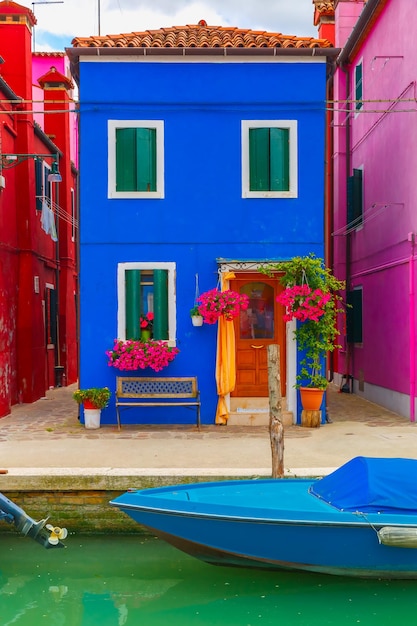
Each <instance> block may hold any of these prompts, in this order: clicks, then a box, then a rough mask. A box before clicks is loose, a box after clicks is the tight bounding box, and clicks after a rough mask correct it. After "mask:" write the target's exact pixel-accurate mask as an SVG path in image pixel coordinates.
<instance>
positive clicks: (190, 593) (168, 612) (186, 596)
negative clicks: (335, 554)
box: [0, 535, 417, 626]
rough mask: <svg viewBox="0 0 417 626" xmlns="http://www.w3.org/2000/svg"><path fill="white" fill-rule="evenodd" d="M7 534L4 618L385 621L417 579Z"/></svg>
mask: <svg viewBox="0 0 417 626" xmlns="http://www.w3.org/2000/svg"><path fill="white" fill-rule="evenodd" d="M67 546H68V547H67V548H66V550H59V551H44V550H41V549H40V548H39V546H37V545H36V544H33V543H31V542H29V541H28V540H27V539H25V538H20V537H16V538H15V537H12V538H11V537H10V536H9V535H3V536H1V535H0V554H1V558H0V624H1V626H8V625H12V624H13V625H14V626H38V625H39V624H48V626H93V625H94V626H124V625H126V626H139V625H140V626H166V624H168V623H169V624H170V626H171V625H172V626H179V625H181V626H194V625H196V626H197V624H198V625H200V626H204V625H206V624H207V626H208V625H210V626H217V625H219V626H220V625H226V624H227V625H228V626H229V625H230V626H255V625H258V624H259V625H262V626H269V625H271V626H272V625H274V626H277V624H279V625H280V626H287V625H288V626H290V625H291V626H319V625H320V626H325V625H336V624H337V625H338V626H339V625H340V626H347V625H353V624H362V625H365V626H383V625H384V624H389V623H393V624H401V623H405V622H411V621H412V620H413V619H414V615H415V612H416V609H417V594H416V593H415V589H416V585H417V582H413V581H361V580H355V579H352V580H350V579H347V578H338V577H332V576H320V575H315V574H301V573H300V574H296V573H280V572H270V571H269V572H264V571H256V570H244V569H233V568H224V567H214V566H210V565H207V564H205V563H200V562H199V561H197V560H195V559H192V558H191V557H188V556H187V555H185V554H183V553H181V552H179V551H177V550H175V549H174V548H172V547H170V546H168V545H166V544H165V543H163V542H160V541H158V540H156V539H144V538H143V537H140V536H110V537H81V536H70V537H69V538H68V540H67Z"/></svg>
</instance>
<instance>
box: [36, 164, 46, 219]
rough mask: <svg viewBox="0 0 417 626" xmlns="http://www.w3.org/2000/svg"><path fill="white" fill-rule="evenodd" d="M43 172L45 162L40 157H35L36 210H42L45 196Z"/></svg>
mask: <svg viewBox="0 0 417 626" xmlns="http://www.w3.org/2000/svg"><path fill="white" fill-rule="evenodd" d="M42 173H43V163H42V161H41V160H40V159H35V195H36V210H37V211H42V198H41V197H40V196H43V195H44V193H43V187H42Z"/></svg>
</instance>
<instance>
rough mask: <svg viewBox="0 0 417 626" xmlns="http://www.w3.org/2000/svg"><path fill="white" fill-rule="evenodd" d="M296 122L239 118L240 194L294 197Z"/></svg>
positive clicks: (264, 196)
mask: <svg viewBox="0 0 417 626" xmlns="http://www.w3.org/2000/svg"><path fill="white" fill-rule="evenodd" d="M297 187H298V183H297V122H296V121H295V120H272V121H271V120H262V121H257V120H253V121H248V120H243V121H242V197H243V198H296V197H297V193H298V190H297Z"/></svg>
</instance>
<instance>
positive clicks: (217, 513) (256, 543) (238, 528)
mask: <svg viewBox="0 0 417 626" xmlns="http://www.w3.org/2000/svg"><path fill="white" fill-rule="evenodd" d="M311 484H312V481H306V480H297V479H288V480H282V481H277V480H260V481H225V482H224V483H205V484H194V485H181V486H177V487H172V488H167V487H164V488H161V489H147V490H143V491H136V492H127V493H126V494H123V495H122V496H120V497H119V498H117V499H115V500H114V501H113V502H112V503H111V504H112V505H114V506H117V507H118V508H120V509H121V510H122V511H124V512H125V513H126V514H128V515H129V516H130V517H132V518H133V519H134V520H135V521H136V522H138V523H139V524H141V525H143V526H145V527H146V528H148V529H149V530H150V531H151V532H152V533H154V534H155V535H156V536H158V537H160V538H162V539H164V540H165V541H167V542H168V543H170V544H172V545H173V546H175V547H176V548H179V549H180V550H182V551H184V552H186V553H188V554H190V555H192V556H194V557H196V558H198V559H200V560H203V561H205V562H207V563H211V564H216V565H228V566H238V567H256V568H268V569H280V570H283V569H284V570H303V571H311V572H320V573H326V574H334V575H343V576H357V577H363V578H398V579H400V578H403V579H407V578H412V579H415V578H417V550H416V549H413V548H404V547H401V548H397V547H393V546H387V545H383V544H381V542H380V541H379V538H378V530H380V529H381V528H382V527H390V526H393V527H395V528H398V527H406V528H411V529H413V532H416V530H417V517H415V516H411V517H410V516H401V515H387V516H384V518H383V519H381V516H380V515H378V514H366V515H364V514H362V513H358V512H342V511H338V510H336V509H334V508H333V507H331V506H329V505H328V504H327V503H324V502H322V501H320V500H319V499H317V498H314V497H312V496H311V495H310V494H309V487H310V486H311ZM265 503H266V504H265Z"/></svg>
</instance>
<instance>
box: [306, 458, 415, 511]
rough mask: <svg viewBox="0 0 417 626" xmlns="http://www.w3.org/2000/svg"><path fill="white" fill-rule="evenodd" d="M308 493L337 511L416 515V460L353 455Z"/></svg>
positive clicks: (315, 484)
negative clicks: (402, 512) (353, 456)
mask: <svg viewBox="0 0 417 626" xmlns="http://www.w3.org/2000/svg"><path fill="white" fill-rule="evenodd" d="M310 493H311V494H313V495H315V496H317V497H318V498H321V499H322V500H324V501H325V502H328V503H329V504H331V505H332V506H334V507H335V508H337V509H339V510H340V511H364V512H366V511H368V512H378V511H380V512H392V513H398V512H400V511H404V512H408V513H412V512H414V513H416V514H417V460H414V459H379V458H367V457H362V456H357V457H355V458H354V459H352V460H351V461H349V462H348V463H345V465H342V466H341V467H340V468H339V469H337V470H336V471H335V472H332V473H331V474H329V475H328V476H325V477H324V478H322V479H320V480H318V481H316V482H315V483H314V484H313V485H312V486H311V487H310Z"/></svg>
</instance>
